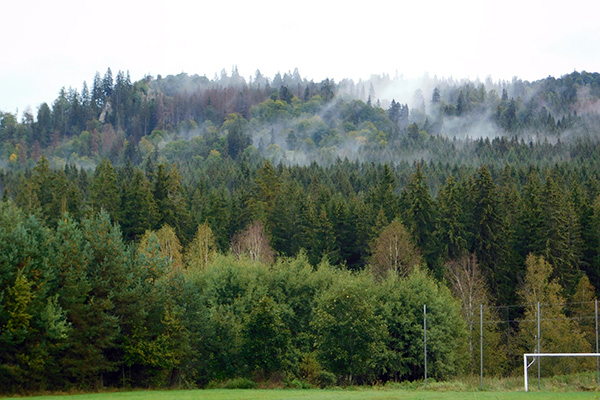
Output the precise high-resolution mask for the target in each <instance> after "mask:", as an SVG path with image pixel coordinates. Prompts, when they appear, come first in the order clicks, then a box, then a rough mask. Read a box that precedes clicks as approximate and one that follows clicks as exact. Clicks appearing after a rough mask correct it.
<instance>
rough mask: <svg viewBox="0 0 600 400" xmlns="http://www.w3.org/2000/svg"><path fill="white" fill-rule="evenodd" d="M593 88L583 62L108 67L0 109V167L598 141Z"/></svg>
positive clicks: (415, 153) (408, 158) (428, 153)
mask: <svg viewBox="0 0 600 400" xmlns="http://www.w3.org/2000/svg"><path fill="white" fill-rule="evenodd" d="M599 87H600V77H599V75H598V74H597V73H587V72H581V73H580V72H573V73H571V74H568V75H564V76H562V77H559V78H553V77H548V78H545V79H541V80H539V81H535V82H528V81H522V80H520V79H518V78H514V79H513V80H512V81H510V82H509V81H493V80H492V79H491V78H487V79H486V80H485V81H483V82H482V81H479V80H475V81H469V80H454V79H452V78H439V77H437V76H433V77H431V76H429V75H424V76H422V77H421V78H418V79H407V78H405V77H403V76H401V75H396V76H393V77H391V76H389V75H373V76H371V77H370V78H369V79H368V80H359V81H358V82H355V81H353V80H351V79H344V80H342V81H340V82H335V81H333V80H331V79H325V80H323V81H321V82H314V81H312V80H310V81H309V80H307V79H306V78H303V77H302V76H301V75H300V72H299V71H298V70H297V69H296V70H294V71H293V72H286V73H283V74H281V73H278V74H276V75H275V76H274V77H272V78H271V77H266V76H264V75H262V74H261V73H260V71H258V70H257V71H256V73H255V75H254V76H251V77H248V78H244V77H242V76H241V75H240V74H239V73H238V71H237V68H236V67H234V68H232V70H231V71H230V72H227V71H225V70H223V71H221V74H220V75H215V76H214V77H213V78H212V79H209V78H207V77H206V76H199V75H188V74H185V73H181V74H178V75H169V76H165V77H162V76H160V75H158V76H156V77H152V76H146V77H145V78H143V79H142V80H140V81H137V82H131V81H130V79H129V75H128V74H125V73H123V72H122V71H119V72H118V73H117V75H116V79H113V76H112V71H110V69H109V70H108V71H107V72H106V74H105V75H104V77H101V75H100V74H99V73H96V76H95V77H94V80H93V84H92V85H89V86H88V85H87V83H84V85H83V88H82V90H81V92H79V91H78V90H76V89H73V88H69V89H68V90H65V89H62V90H61V91H60V94H59V97H58V98H57V99H56V100H54V101H53V102H52V103H49V104H47V103H44V104H42V105H40V106H39V107H38V108H37V112H34V111H31V110H28V111H27V112H25V113H24V114H23V115H22V116H18V115H14V114H11V113H6V112H2V114H1V120H0V136H1V138H2V143H3V145H2V152H1V154H0V165H2V166H3V167H4V168H14V167H17V166H20V167H32V166H33V165H35V162H36V161H37V160H38V159H39V157H40V156H41V155H42V154H45V155H46V156H47V157H48V158H49V159H50V161H51V164H52V165H54V166H63V165H66V164H74V165H77V166H79V167H83V168H93V166H94V165H96V164H97V163H98V162H99V161H100V160H101V159H103V158H109V159H110V160H111V161H112V162H113V163H116V164H119V163H124V162H126V160H128V159H129V160H133V161H135V162H140V161H142V160H143V159H144V158H145V157H148V156H149V155H150V154H154V156H156V157H164V158H166V159H167V160H169V161H174V162H176V161H177V160H179V159H181V156H182V154H184V153H185V154H186V155H188V156H194V155H195V156H199V157H202V158H204V159H206V158H207V157H208V156H209V155H211V154H212V155H213V156H216V155H217V154H218V155H220V156H223V157H226V156H229V157H232V158H237V157H239V156H241V155H243V154H246V156H253V157H254V156H260V157H265V158H268V159H270V160H271V161H272V162H274V163H280V162H281V163H284V164H299V165H306V164H310V163H312V162H317V163H320V164H323V165H329V164H331V163H333V162H335V160H336V159H338V158H339V159H345V158H347V159H349V160H358V161H364V162H377V163H379V162H386V163H398V162H412V161H415V160H424V161H431V160H437V161H445V160H446V159H447V158H448V157H452V155H450V154H449V152H448V146H449V144H448V143H449V142H452V146H454V147H455V148H460V149H462V151H465V152H467V151H469V150H473V151H474V149H470V148H471V147H473V146H474V145H473V144H474V143H476V142H477V141H478V140H489V141H492V140H494V139H496V138H502V137H506V138H511V139H516V140H518V141H523V142H525V143H534V144H535V143H550V144H557V143H559V141H560V142H562V143H568V142H571V141H573V140H577V139H581V138H585V139H586V140H596V139H597V137H598V132H599V130H598V126H600V125H599V123H598V122H600V121H599V119H600V118H599V117H598V116H599V115H600V89H599ZM238 117H239V118H238ZM19 118H20V119H19ZM248 146H250V147H248ZM192 151H193V153H192ZM460 157H462V158H469V157H468V156H467V155H465V154H463V155H461V156H460Z"/></svg>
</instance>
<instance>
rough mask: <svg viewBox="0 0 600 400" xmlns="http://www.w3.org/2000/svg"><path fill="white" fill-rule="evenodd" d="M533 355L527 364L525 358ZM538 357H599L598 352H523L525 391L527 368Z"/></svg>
mask: <svg viewBox="0 0 600 400" xmlns="http://www.w3.org/2000/svg"><path fill="white" fill-rule="evenodd" d="M530 357H533V361H532V362H531V364H529V365H527V359H528V358H530ZM539 357H600V353H525V354H523V377H524V378H525V391H526V392H527V391H529V382H528V373H527V370H528V368H529V367H530V366H531V365H532V364H533V363H534V362H535V360H536V359H539Z"/></svg>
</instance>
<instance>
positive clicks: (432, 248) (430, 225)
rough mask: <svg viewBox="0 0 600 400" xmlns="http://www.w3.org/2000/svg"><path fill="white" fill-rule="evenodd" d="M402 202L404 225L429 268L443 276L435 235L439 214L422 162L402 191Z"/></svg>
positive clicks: (438, 275)
mask: <svg viewBox="0 0 600 400" xmlns="http://www.w3.org/2000/svg"><path fill="white" fill-rule="evenodd" d="M401 204H402V208H403V210H402V221H403V222H404V225H405V226H406V228H407V229H408V231H409V232H410V233H411V235H412V237H413V238H414V240H415V244H416V245H417V247H418V248H419V249H421V252H422V253H423V255H424V258H425V261H426V262H427V266H428V267H429V269H430V270H431V271H433V272H434V274H435V275H436V276H437V277H438V278H441V275H442V271H441V265H440V260H439V248H438V247H439V246H438V243H437V240H436V237H435V235H434V231H435V227H436V225H437V215H436V213H435V207H434V204H433V199H432V198H431V196H430V194H429V188H428V187H427V178H426V177H425V176H424V174H423V171H422V170H421V164H420V163H417V166H416V171H415V172H414V173H413V174H412V176H411V178H410V181H409V182H408V185H406V187H405V188H404V190H403V192H402V196H401Z"/></svg>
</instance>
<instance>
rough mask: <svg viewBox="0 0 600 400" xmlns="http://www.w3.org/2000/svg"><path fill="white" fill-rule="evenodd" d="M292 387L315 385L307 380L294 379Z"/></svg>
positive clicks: (309, 387)
mask: <svg viewBox="0 0 600 400" xmlns="http://www.w3.org/2000/svg"><path fill="white" fill-rule="evenodd" d="M291 386H292V388H293V389H312V388H313V385H311V384H310V383H308V382H306V381H301V380H299V379H294V380H293V381H292V385H291Z"/></svg>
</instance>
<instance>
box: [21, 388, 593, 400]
mask: <svg viewBox="0 0 600 400" xmlns="http://www.w3.org/2000/svg"><path fill="white" fill-rule="evenodd" d="M11 398H12V397H11ZM598 398H599V396H598V393H595V392H545V391H542V392H538V391H531V392H529V393H525V392H523V391H520V392H518V391H514V392H504V391H489V392H488V391H426V390H404V389H362V388H360V389H331V390H329V389H323V390H319V389H310V390H295V389H266V390H256V389H234V390H227V389H211V390H170V391H133V392H114V393H97V394H80V395H52V396H35V397H28V399H32V400H33V399H35V400H58V399H61V400H65V399H69V400H112V399H115V400H196V399H199V400H280V399H281V400H283V399H291V400H296V399H298V400H312V399H314V400H343V399H350V400H352V399H356V400H358V399H360V400H363V399H364V400H394V399H398V400H455V399H456V400H459V399H461V400H462V399H477V400H492V399H494V400H496V399H502V400H504V399H506V400H520V399H536V400H538V399H540V400H550V399H556V400H558V399H566V400H571V399H573V400H575V399H588V400H593V399H598Z"/></svg>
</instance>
